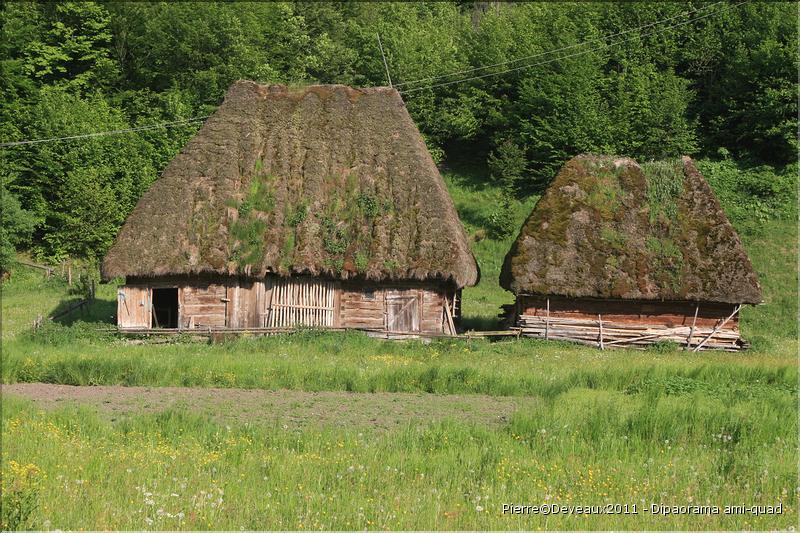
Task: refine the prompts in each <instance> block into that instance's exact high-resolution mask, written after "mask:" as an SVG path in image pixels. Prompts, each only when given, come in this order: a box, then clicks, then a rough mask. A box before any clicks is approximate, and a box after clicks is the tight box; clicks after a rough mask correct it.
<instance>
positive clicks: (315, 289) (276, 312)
mask: <svg viewBox="0 0 800 533" xmlns="http://www.w3.org/2000/svg"><path fill="white" fill-rule="evenodd" d="M265 289H266V290H265V297H264V298H265V308H266V316H265V319H264V321H265V325H266V326H267V327H270V328H283V327H295V326H309V327H315V326H323V327H325V326H327V327H331V326H333V325H334V299H335V292H336V283H334V282H332V281H324V280H319V279H314V278H279V277H269V278H267V281H266V287H265Z"/></svg>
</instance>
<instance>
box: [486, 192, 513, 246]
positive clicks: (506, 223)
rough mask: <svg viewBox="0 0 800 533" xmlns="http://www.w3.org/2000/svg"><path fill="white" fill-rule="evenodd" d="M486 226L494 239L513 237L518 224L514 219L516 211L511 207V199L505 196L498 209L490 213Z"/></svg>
mask: <svg viewBox="0 0 800 533" xmlns="http://www.w3.org/2000/svg"><path fill="white" fill-rule="evenodd" d="M486 225H487V228H486V229H488V230H489V234H490V235H491V236H492V238H494V239H505V238H506V237H509V236H511V234H512V233H513V232H514V230H515V229H517V224H516V221H515V219H514V209H513V207H512V206H511V199H510V198H508V197H507V196H505V195H504V197H503V199H502V200H501V201H500V204H499V205H498V206H497V208H495V209H493V210H491V211H490V212H489V216H488V217H487V218H486Z"/></svg>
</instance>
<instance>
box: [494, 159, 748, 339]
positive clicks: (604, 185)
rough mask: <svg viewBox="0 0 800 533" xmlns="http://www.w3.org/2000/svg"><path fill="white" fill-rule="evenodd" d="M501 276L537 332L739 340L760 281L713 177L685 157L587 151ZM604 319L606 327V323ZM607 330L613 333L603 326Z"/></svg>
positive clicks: (548, 199)
mask: <svg viewBox="0 0 800 533" xmlns="http://www.w3.org/2000/svg"><path fill="white" fill-rule="evenodd" d="M500 284H501V285H502V286H503V287H504V288H505V289H507V290H509V291H511V292H513V293H514V294H516V295H517V303H516V306H515V308H514V309H513V311H512V315H513V320H514V321H515V322H516V323H517V325H519V326H520V327H522V328H523V330H524V331H525V332H527V333H529V334H531V335H542V336H547V337H549V338H571V339H574V340H582V341H587V342H590V343H597V344H600V343H602V344H603V345H609V344H611V345H614V344H647V343H650V342H656V341H659V340H665V339H666V340H673V341H680V342H684V343H688V344H691V345H694V344H695V343H697V344H699V343H700V342H702V341H703V340H704V339H705V337H707V336H708V335H709V334H711V333H712V332H713V335H711V337H709V339H708V340H706V341H705V343H704V344H703V347H706V346H709V345H710V346H718V347H725V348H735V347H738V346H740V345H741V344H742V342H741V340H740V338H739V333H738V309H739V308H740V306H741V305H742V304H757V303H759V302H760V301H761V288H760V287H759V284H758V279H757V277H756V274H755V272H754V271H753V267H752V265H751V264H750V260H749V259H748V257H747V254H746V253H745V251H744V248H743V246H742V243H741V241H740V240H739V237H738V235H737V234H736V231H735V230H734V229H733V226H731V224H730V222H729V221H728V219H727V217H726V216H725V213H724V212H723V210H722V208H721V207H720V204H719V202H718V200H717V199H716V197H715V196H714V193H713V192H712V190H711V188H710V187H709V185H708V183H706V181H705V179H704V178H703V177H702V175H701V174H700V172H699V171H698V170H697V168H696V167H695V165H694V162H693V161H692V160H691V159H690V158H688V157H684V158H682V159H676V160H673V161H661V162H653V163H645V164H642V165H639V164H637V163H636V162H635V161H633V160H631V159H628V158H620V157H612V156H593V155H581V156H578V157H575V158H573V159H571V160H570V161H569V162H567V164H566V165H565V166H564V168H563V169H562V170H561V172H559V174H558V175H557V176H556V178H555V180H554V181H553V183H552V184H551V185H550V187H549V188H548V189H547V191H546V192H545V194H544V196H542V198H541V199H540V200H539V202H538V203H537V204H536V207H535V208H534V209H533V212H532V213H531V215H530V216H529V218H528V219H527V221H526V222H525V223H524V225H523V227H522V229H521V231H520V233H519V236H518V237H517V239H516V241H515V242H514V244H513V246H512V248H511V250H510V251H509V253H508V255H507V256H506V258H505V262H504V264H503V268H502V271H501V274H500ZM601 324H603V326H601ZM601 330H604V331H603V333H602V334H601Z"/></svg>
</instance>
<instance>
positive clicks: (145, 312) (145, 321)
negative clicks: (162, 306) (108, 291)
mask: <svg viewBox="0 0 800 533" xmlns="http://www.w3.org/2000/svg"><path fill="white" fill-rule="evenodd" d="M150 303H151V302H150V289H149V287H143V286H137V285H125V286H123V287H120V288H119V290H118V291H117V325H118V326H119V327H121V328H149V327H150V323H151V319H150Z"/></svg>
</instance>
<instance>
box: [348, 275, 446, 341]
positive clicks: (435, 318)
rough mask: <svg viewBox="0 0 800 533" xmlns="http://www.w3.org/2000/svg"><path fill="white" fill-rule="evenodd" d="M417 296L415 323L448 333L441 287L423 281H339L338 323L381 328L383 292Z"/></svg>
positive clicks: (429, 330) (423, 328)
mask: <svg viewBox="0 0 800 533" xmlns="http://www.w3.org/2000/svg"><path fill="white" fill-rule="evenodd" d="M387 294H389V295H391V296H394V297H403V296H408V297H411V296H414V297H416V298H417V305H418V306H419V307H418V311H417V312H418V327H419V331H421V332H424V333H442V332H446V333H449V327H447V326H446V321H445V317H444V297H445V291H444V290H443V289H441V288H439V287H436V286H432V285H430V284H423V283H419V284H416V283H392V284H380V285H379V284H366V283H356V282H347V283H345V282H343V283H342V293H341V304H340V307H341V309H340V311H339V313H340V314H339V316H340V325H341V327H350V328H370V329H384V328H385V326H386V320H387V317H386V312H387V308H386V305H385V298H386V295H387Z"/></svg>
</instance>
